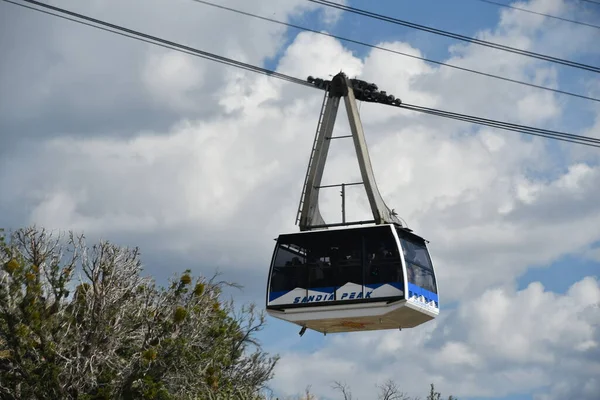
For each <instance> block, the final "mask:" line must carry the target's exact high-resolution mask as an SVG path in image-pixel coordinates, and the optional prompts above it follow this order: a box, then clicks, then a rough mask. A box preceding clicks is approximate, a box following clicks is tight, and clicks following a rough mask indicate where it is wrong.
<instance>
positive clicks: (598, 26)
mask: <svg viewBox="0 0 600 400" xmlns="http://www.w3.org/2000/svg"><path fill="white" fill-rule="evenodd" d="M477 1H480V2H482V3H488V4H493V5H496V6H499V7H506V8H512V9H513V10H518V11H523V12H526V13H530V14H535V15H540V16H542V17H547V18H552V19H558V20H561V21H564V22H570V23H572V24H577V25H584V26H589V27H590V28H596V29H600V25H594V24H588V23H587V22H581V21H575V20H573V19H568V18H563V17H557V16H556V15H550V14H544V13H541V12H537V11H532V10H527V9H525V8H521V7H515V6H512V5H510V4H504V3H499V2H497V1H492V0H477Z"/></svg>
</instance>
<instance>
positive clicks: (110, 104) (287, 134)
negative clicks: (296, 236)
mask: <svg viewBox="0 0 600 400" xmlns="http://www.w3.org/2000/svg"><path fill="white" fill-rule="evenodd" d="M305 3H306V4H305ZM139 4H140V3H139V1H137V2H136V1H134V0H130V1H127V2H118V4H111V6H110V7H108V6H107V5H106V4H105V3H104V2H87V3H81V2H73V1H64V2H60V5H61V6H64V7H68V8H71V7H72V8H74V9H76V10H78V11H82V12H83V11H85V12H86V13H88V14H91V15H94V16H96V17H98V18H106V19H109V20H111V21H113V22H116V23H122V24H124V25H127V26H131V27H133V28H135V29H140V30H146V31H148V32H150V33H153V34H157V35H161V36H166V37H168V38H169V39H172V40H178V41H181V42H182V43H185V44H188V45H191V46H196V47H199V48H202V49H203V50H207V51H214V52H215V53H217V54H222V55H225V56H229V57H232V58H235V59H238V60H243V61H246V62H250V63H254V64H261V63H264V62H265V61H266V60H269V59H270V58H271V57H274V56H275V55H277V54H280V53H281V57H280V58H279V59H278V63H277V69H278V71H280V72H283V73H286V74H290V75H293V76H296V77H299V78H306V77H307V76H308V75H313V76H320V77H323V78H330V76H331V75H332V74H335V73H337V72H339V71H340V70H343V71H344V72H346V73H347V74H348V75H350V76H358V77H360V78H362V79H366V80H369V81H373V82H376V83H378V84H379V86H380V87H381V89H383V90H387V91H388V92H389V93H392V94H394V95H396V96H397V97H400V98H401V99H402V100H403V101H405V102H408V103H412V104H418V105H424V106H430V107H439V108H442V109H448V110H452V111H457V112H464V113H467V114H472V115H478V116H483V117H490V118H495V119H503V120H509V121H511V122H516V123H523V124H532V125H536V126H544V125H549V126H554V125H564V123H563V122H562V121H563V117H564V116H565V115H576V116H580V114H579V112H581V110H580V109H579V108H578V106H577V104H578V103H572V102H571V101H565V100H564V98H563V97H558V96H556V95H550V94H547V93H544V92H540V91H536V90H534V89H531V88H525V87H522V86H517V85H512V84H507V83H502V82H497V81H494V80H490V79H487V78H483V77H479V76H473V75H468V74H465V73H464V72H460V71H455V70H450V69H445V68H443V67H439V66H431V65H428V64H426V63H424V62H421V61H418V60H414V59H407V58H405V59H403V58H401V57H400V56H397V55H391V54H389V53H384V52H378V51H373V52H370V53H368V54H367V55H366V56H365V57H363V58H359V57H357V56H356V55H355V54H354V53H353V52H352V51H350V50H349V49H347V48H345V47H344V46H343V45H342V44H341V43H340V42H338V41H336V40H334V39H332V38H328V37H323V36H321V35H316V34H313V33H306V32H304V33H300V34H298V35H297V36H295V37H294V38H293V41H292V43H291V44H289V46H287V47H285V48H284V47H282V46H283V44H284V43H285V39H286V38H285V32H284V31H283V30H282V29H281V28H278V27H277V26H273V25H268V24H264V23H262V22H261V23H257V22H256V21H253V20H251V19H247V18H238V19H234V17H233V16H231V15H229V14H223V12H222V11H218V10H215V9H213V8H210V7H209V8H202V7H200V5H198V4H194V3H193V2H192V1H189V2H181V4H179V2H178V3H177V5H171V4H170V3H169V5H167V4H166V3H164V2H161V1H159V0H153V1H152V2H151V3H150V5H148V6H147V7H144V8H143V9H142V10H141V12H139V11H140V7H139ZM528 4H530V5H531V7H534V6H535V9H536V10H539V9H541V8H543V9H545V10H547V12H549V13H550V12H552V13H561V12H565V13H566V12H575V11H573V9H572V7H570V6H567V5H566V3H564V2H561V1H558V0H544V1H542V0H537V1H535V2H532V3H528ZM226 5H229V6H232V7H236V8H241V9H244V7H247V2H241V1H233V0H231V1H228V2H226ZM115 7H116V8H115ZM252 7H253V9H252V10H251V11H253V12H258V13H263V14H264V13H265V12H266V11H267V10H269V11H271V12H274V13H275V14H279V15H278V16H277V17H278V18H280V19H281V18H282V15H283V18H293V17H295V16H302V15H304V14H303V13H305V12H313V11H315V10H316V9H317V8H315V7H314V6H311V5H310V4H309V2H301V1H299V0H294V1H286V2H270V1H266V0H265V1H260V2H253V6H252ZM273 7H275V8H273ZM540 7H541V8H540ZM544 7H545V8H544ZM167 9H168V10H169V12H168V13H167V12H166V11H165V10H167ZM200 10H202V11H200ZM117 11H118V12H117ZM321 12H322V10H321ZM10 13H11V14H10V15H12V16H13V17H14V16H16V15H18V17H14V18H13V17H9V16H8V15H9V14H8V13H2V14H0V19H1V22H6V23H5V24H2V23H0V29H2V30H3V31H10V32H22V31H23V30H24V27H25V26H27V24H30V25H31V24H33V25H34V29H33V32H31V33H32V34H31V35H29V34H23V35H21V36H19V38H18V40H19V43H21V45H20V46H9V44H8V43H7V42H6V36H5V35H0V44H1V45H2V49H6V50H7V51H8V52H10V56H9V57H8V58H6V60H8V61H7V62H6V63H5V62H3V63H2V64H0V84H1V85H2V87H3V88H7V89H6V90H3V91H1V92H0V101H1V102H2V104H3V107H0V135H1V139H2V144H3V146H2V147H1V148H0V157H1V158H0V188H2V192H1V194H0V225H4V226H7V225H8V226H13V227H14V226H19V225H23V224H27V223H37V224H38V225H44V226H47V227H48V228H61V229H75V230H78V231H84V232H86V233H87V234H88V236H89V237H99V236H102V237H105V238H111V240H114V241H117V242H119V241H120V242H126V243H132V244H136V245H140V246H141V247H142V250H144V249H147V250H145V253H146V254H147V258H148V259H149V260H167V261H166V266H163V267H161V269H160V270H159V269H158V268H157V269H156V270H155V272H156V271H158V272H157V273H158V274H163V275H164V274H165V273H169V274H170V273H171V272H173V270H174V269H175V268H177V269H178V270H180V269H181V268H180V267H181V266H182V263H186V265H185V266H186V267H188V266H190V267H192V268H193V269H194V270H196V271H198V272H203V273H211V272H212V271H213V269H214V267H215V266H218V267H220V268H221V269H222V270H223V271H225V272H227V273H228V274H229V276H228V278H233V280H240V279H241V280H242V281H243V282H244V283H245V284H246V285H248V286H250V287H251V288H252V289H251V290H253V291H252V294H251V295H248V294H247V293H246V294H245V295H244V296H249V297H252V298H253V299H257V298H259V299H261V301H262V296H263V294H264V293H263V292H262V291H263V290H264V282H265V279H266V278H265V276H266V268H267V266H268V263H269V260H270V256H271V252H272V246H273V240H272V239H273V238H274V237H275V236H276V235H277V234H278V233H280V232H286V231H295V230H296V229H297V228H296V227H295V226H294V224H293V223H294V217H295V212H296V207H297V204H298V197H299V195H300V191H301V184H302V182H303V178H304V173H305V171H306V162H307V161H308V156H309V154H308V152H309V150H310V148H311V144H312V140H313V136H314V130H315V128H316V124H317V118H318V115H319V110H320V106H321V102H322V96H323V93H322V92H319V91H316V90H313V89H308V88H304V87H299V86H296V85H292V84H290V83H285V82H282V81H278V80H275V79H273V78H267V77H264V76H257V75H253V74H251V73H249V72H243V71H239V70H235V69H232V68H230V67H223V66H222V65H220V64H215V63H211V62H208V61H204V60H199V59H197V58H193V57H189V56H187V55H183V54H180V53H174V52H170V51H166V50H164V49H154V48H150V47H147V46H145V45H143V46H140V45H139V44H136V43H135V42H127V41H125V40H123V39H121V38H113V37H111V36H106V35H107V34H104V33H102V34H100V33H94V32H95V31H92V30H90V29H89V28H85V29H84V28H73V27H72V26H71V25H64V24H62V23H60V24H59V23H57V22H50V20H49V19H48V18H46V17H36V16H32V15H30V14H33V13H28V14H25V12H22V11H20V10H16V11H15V10H12V11H10ZM321 16H322V17H323V15H321ZM336 17H339V15H337V16H336ZM32 21H35V24H34V23H33V22H32ZM159 21H160V22H161V24H163V25H160V24H158V22H159ZM232 21H236V22H235V23H233V22H232ZM328 22H330V23H332V24H333V23H334V22H335V19H332V20H328ZM226 23H230V24H232V25H230V26H231V27H232V28H231V29H225V30H224V29H221V28H222V27H223V26H224V25H225V24H226ZM159 25H160V26H161V27H160V29H159V28H158V26H159ZM549 27H551V28H552V29H554V30H552V31H551V33H548V32H549V31H548V29H549ZM329 28H331V25H329ZM215 32H218V34H215ZM583 32H584V31H582V30H580V29H578V28H577V29H576V28H570V27H564V26H563V25H556V24H554V22H551V21H545V20H543V19H536V20H535V21H534V20H530V19H529V17H525V16H523V15H519V14H518V13H516V12H514V11H503V12H502V14H501V19H500V22H499V25H498V27H496V28H495V29H493V30H489V31H485V32H482V33H481V34H480V36H481V37H483V38H485V39H487V40H492V41H497V42H501V43H505V44H509V45H513V46H522V47H526V48H530V49H535V50H537V49H539V48H542V49H543V48H546V47H547V46H550V47H552V46H554V43H555V42H556V43H557V44H556V46H554V47H552V49H553V54H556V55H560V56H564V57H567V56H572V55H573V54H576V52H583V51H588V55H592V56H593V55H594V54H595V52H596V51H597V50H594V48H593V46H591V47H590V43H591V40H592V39H591V38H590V37H589V35H586V34H584V33H583ZM13 35H15V33H13ZM548 35H550V36H551V37H552V38H554V39H553V44H552V46H551V44H550V43H549V41H548ZM571 42H576V43H577V46H575V47H573V46H567V45H566V43H571ZM561 43H562V44H563V46H559V45H558V44H561ZM586 43H587V45H586ZM381 45H382V46H386V47H390V48H393V49H395V50H399V51H403V52H407V53H411V54H415V55H421V51H420V50H419V49H418V48H415V47H414V46H412V45H411V44H410V43H406V42H402V41H394V40H392V39H388V40H387V41H386V42H385V43H382V44H381ZM586 46H587V47H586ZM550 47H547V48H548V49H550ZM24 48H26V49H27V51H25V50H23V49H24ZM42 49H43V51H42ZM34 50H38V51H34ZM100 50H102V51H100ZM554 50H556V51H554ZM540 51H541V50H540ZM107 54H110V57H109V56H107ZM447 61H448V62H451V63H456V64H460V65H462V66H466V67H471V68H474V69H479V70H485V71H486V72H490V73H498V74H501V75H505V76H510V77H513V78H516V79H525V80H530V81H532V82H535V83H537V84H544V85H548V86H553V87H558V86H560V85H561V84H562V81H561V74H560V73H559V72H558V69H557V68H556V67H548V66H547V65H543V66H542V65H541V64H540V63H539V62H536V61H533V60H531V59H526V58H524V57H516V56H511V55H500V54H499V53H498V52H495V51H492V50H489V49H482V48H480V47H476V46H465V45H459V46H455V47H453V48H452V49H451V56H450V58H449V60H447ZM41 65H47V66H48V67H47V68H45V69H44V68H41V67H40V66H41ZM9 71H11V72H10V73H9ZM594 82H595V83H594ZM585 85H587V86H589V87H594V86H595V85H596V86H597V85H598V81H597V79H596V80H595V81H594V80H589V79H586V80H585ZM11 96H12V97H11ZM9 98H10V99H12V101H10V102H7V99H9ZM4 104H9V105H8V106H7V107H4ZM587 111H589V112H590V114H587V115H584V114H581V115H582V116H586V117H587V118H583V117H582V118H581V121H579V125H578V126H577V127H576V128H577V129H578V131H577V133H582V134H589V135H595V134H597V131H598V127H599V126H600V125H598V121H600V110H599V109H594V108H591V109H590V110H587ZM360 112H361V116H362V119H363V124H364V127H365V132H366V136H367V141H368V143H369V146H370V154H371V159H372V162H373V166H374V169H375V175H376V177H377V182H378V185H379V187H380V190H381V193H382V195H383V196H384V198H385V200H386V203H387V204H388V205H389V206H390V207H391V208H395V209H396V211H398V213H399V215H400V216H401V217H403V218H404V219H405V220H406V221H407V222H408V224H409V226H410V227H411V228H413V229H415V231H416V232H417V233H419V234H422V235H424V236H425V237H426V238H427V239H429V240H431V245H430V246H431V249H432V254H433V258H434V263H435V265H436V266H437V272H438V281H439V282H440V294H441V299H442V304H443V306H442V307H443V313H442V316H441V317H440V318H439V319H438V320H436V321H435V322H431V323H428V324H426V325H424V326H422V327H420V328H418V329H415V330H411V331H406V332H404V331H403V332H401V333H398V332H384V333H366V334H359V335H336V336H328V337H327V339H326V340H324V341H323V342H321V346H320V347H319V348H318V349H317V350H316V351H315V352H314V353H310V354H308V353H303V352H301V351H294V352H289V351H288V352H285V353H284V357H283V359H282V362H281V364H280V365H279V367H278V370H277V375H276V380H275V381H274V385H275V386H276V387H278V388H279V389H281V390H282V391H284V392H288V393H295V392H300V391H302V390H303V389H304V387H305V386H306V384H312V385H313V389H319V390H321V389H322V390H323V393H324V395H327V393H329V394H331V392H328V390H329V387H330V386H329V381H330V380H333V379H340V380H346V381H347V382H348V383H353V385H352V386H353V388H354V390H355V391H356V393H357V394H358V395H359V397H361V398H364V397H366V393H367V391H368V393H371V392H372V390H373V389H374V384H375V383H377V382H379V383H382V381H383V380H384V379H385V378H386V377H389V378H395V379H396V380H398V382H399V383H400V381H401V382H402V383H403V384H404V383H406V390H409V391H412V392H414V393H416V392H417V391H418V392H420V394H422V393H421V392H422V391H423V390H424V388H426V385H427V384H428V383H429V382H428V380H433V381H435V382H436V383H438V384H439V388H440V389H441V390H443V392H445V393H453V394H455V395H459V396H497V395H504V394H508V393H518V392H521V391H534V392H536V393H537V395H538V396H539V400H550V399H554V398H558V397H559V396H563V395H564V394H565V393H570V392H569V391H574V390H578V391H580V392H581V393H580V394H581V398H582V399H586V397H585V396H586V393H587V395H588V398H591V397H589V393H594V392H593V391H594V390H595V389H596V388H597V385H598V381H597V379H596V378H594V375H593V374H591V372H593V371H597V370H598V364H597V360H598V358H594V357H592V356H591V355H597V354H598V353H597V352H598V343H599V337H598V320H597V316H596V315H597V307H596V308H594V307H595V306H594V304H597V303H598V302H599V301H600V300H599V299H598V282H597V280H595V279H592V278H587V279H583V280H581V281H580V282H578V283H577V284H575V285H573V286H572V287H571V289H570V290H569V291H568V292H567V293H565V294H559V293H552V292H548V291H546V290H545V289H544V288H543V287H542V286H541V285H540V284H539V283H533V284H531V285H530V286H529V287H527V288H526V289H524V290H521V291H516V290H515V289H514V280H515V279H516V278H517V277H519V276H520V275H521V274H523V273H524V272H525V271H526V270H527V269H528V268H530V267H532V266H538V267H543V266H546V265H548V264H549V263H551V262H553V261H554V260H556V259H557V258H559V257H561V256H563V255H565V254H569V253H579V252H582V251H585V252H586V253H585V254H586V257H587V258H588V259H590V260H598V254H597V253H598V251H597V249H598V247H597V242H598V241H599V240H600V203H598V201H597V200H596V199H597V198H598V197H599V196H600V167H599V166H598V161H600V158H599V157H598V154H597V152H596V153H593V152H588V151H585V152H580V153H576V152H574V151H573V150H571V148H566V149H567V150H565V148H564V147H552V146H549V142H548V141H544V140H542V139H537V138H534V139H532V138H524V137H521V136H520V135H518V134H514V133H510V132H501V131H496V130H491V129H487V128H476V127H472V126H468V125H465V124H464V123H462V122H454V121H447V120H443V119H440V118H436V117H429V116H424V115H420V114H417V113H413V112H408V111H403V110H398V109H394V108H391V107H384V106H381V105H376V104H375V105H374V104H367V103H365V104H361V105H360ZM590 115H591V117H589V116H590ZM345 118H346V117H345V110H344V109H343V107H340V114H339V115H338V125H336V132H335V134H340V135H343V134H348V129H349V128H348V124H347V122H345V121H344V119H345ZM564 128H565V130H573V131H574V129H575V128H573V127H571V126H564ZM571 128H573V129H571ZM11 143H12V144H11ZM17 144H18V145H17ZM9 148H10V149H11V150H10V151H9V150H7V149H9ZM565 160H566V161H565ZM359 179H360V175H359V172H358V167H357V165H356V161H355V160H354V158H353V149H352V145H351V143H350V142H344V141H342V140H339V141H336V142H335V143H334V144H333V145H332V148H331V157H330V159H328V163H327V166H326V170H325V177H324V183H325V182H327V183H330V182H331V183H337V182H340V181H342V182H354V181H357V180H359ZM347 207H348V216H349V218H352V219H362V218H364V217H368V212H369V211H368V206H367V199H366V196H364V194H363V193H362V192H361V189H360V188H353V189H352V190H350V189H349V190H348V202H347ZM322 208H323V211H324V216H325V218H326V219H327V220H334V219H337V220H339V219H340V212H339V208H340V199H339V193H338V192H337V191H336V189H333V190H331V191H327V192H324V193H323V196H322ZM174 260H177V262H174ZM244 298H246V297H244ZM448 302H458V306H457V309H455V310H450V309H447V308H444V307H445V306H444V304H448ZM595 313H596V314H595ZM594 318H596V319H594ZM283 340H284V339H282V342H283ZM274 347H276V344H275V345H274ZM423 377H425V378H423ZM400 378H401V379H400ZM594 379H596V380H594ZM354 382H356V384H354ZM360 384H362V385H360ZM361 386H362V387H364V389H361V388H360V387H361ZM509 388H511V389H510V390H509ZM360 390H364V391H361V392H359V391H360ZM361 393H362V395H361ZM572 393H575V392H572Z"/></svg>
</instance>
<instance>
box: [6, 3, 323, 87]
mask: <svg viewBox="0 0 600 400" xmlns="http://www.w3.org/2000/svg"><path fill="white" fill-rule="evenodd" d="M3 1H5V2H7V3H11V4H14V5H17V6H21V7H25V8H29V9H31V10H35V11H39V12H42V13H44V14H49V15H53V16H55V17H59V18H62V19H67V20H69V21H72V22H77V23H80V24H83V25H87V26H91V27H93V28H98V29H101V30H104V31H107V32H112V33H116V34H118V35H121V36H125V37H129V38H131V39H136V40H140V41H142V42H146V43H150V44H156V45H158V46H161V47H166V48H169V49H171V50H178V51H182V52H184V53H187V54H193V55H196V56H198V57H201V58H205V59H208V60H213V61H217V62H221V63H223V64H228V65H232V66H235V67H239V68H242V69H245V70H248V71H252V72H258V73H261V74H264V75H268V76H274V77H276V78H280V79H283V80H287V81H290V82H292V83H297V84H300V85H304V86H311V85H310V84H308V83H307V82H306V81H304V80H302V79H298V78H294V77H291V76H289V75H285V74H280V73H279V72H276V71H273V70H269V69H266V68H262V67H258V66H255V65H252V64H248V63H244V62H241V61H236V60H233V59H231V58H227V57H223V56H219V55H216V54H214V53H209V52H206V51H202V50H198V49H195V48H193V47H189V46H185V45H182V44H179V43H175V42H171V41H169V40H165V39H162V38H158V37H156V36H152V35H148V34H146V33H142V32H138V31H135V30H133V29H129V28H125V27H122V26H120V25H115V24H111V23H109V22H105V21H101V20H98V19H95V18H92V17H88V16H86V15H83V14H79V13H76V12H73V11H69V10H65V9H63V8H59V7H54V6H51V5H49V4H45V3H40V2H38V1H35V0H21V1H24V2H27V3H31V4H35V5H36V6H40V7H44V8H48V9H51V10H54V11H56V12H59V13H63V14H67V15H70V16H73V17H76V18H80V19H83V20H87V21H90V22H92V23H86V22H83V21H79V20H76V19H73V18H68V17H65V16H63V15H60V14H56V13H52V12H48V11H44V10H40V9H38V8H35V7H29V6H26V5H24V4H20V3H18V2H16V1H12V0H3ZM94 24H97V25H94ZM98 25H104V26H107V27H109V28H111V29H106V28H102V27H100V26H98ZM118 31H122V32H126V33H127V34H125V33H122V32H118ZM133 35H137V36H140V37H136V36H133Z"/></svg>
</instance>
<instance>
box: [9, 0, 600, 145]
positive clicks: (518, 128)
mask: <svg viewBox="0 0 600 400" xmlns="http://www.w3.org/2000/svg"><path fill="white" fill-rule="evenodd" d="M2 1H4V2H6V3H10V4H13V5H17V6H20V7H24V8H27V9H30V10H34V11H38V12H41V13H44V14H47V15H52V16H55V17H59V18H62V19H66V20H69V21H72V22H76V23H80V24H83V25H86V26H90V27H93V28H98V29H101V30H104V31H106V32H111V33H116V34H118V35H121V36H124V37H129V38H132V39H136V40H140V41H143V42H146V43H149V44H154V45H157V46H161V47H166V48H169V49H171V50H175V51H180V52H183V53H186V54H189V55H194V56H198V57H201V58H205V59H208V60H212V61H216V62H219V63H222V64H226V65H230V66H234V67H238V68H242V69H245V70H248V71H252V72H256V73H260V74H265V75H267V76H271V77H274V78H278V79H282V80H285V81H287V82H290V83H296V84H299V85H302V86H308V87H312V88H316V86H314V85H313V84H311V83H309V82H308V81H305V80H302V79H299V78H295V77H292V76H289V75H286V74H282V73H278V72H275V71H272V70H269V69H266V68H261V67H257V66H254V65H252V64H247V63H242V62H240V61H236V60H233V59H230V58H227V57H223V56H218V55H216V54H213V53H209V52H205V51H202V50H198V49H194V48H192V47H188V46H184V45H180V44H178V43H174V42H170V41H168V40H165V39H161V38H158V37H154V36H151V35H148V34H144V33H141V32H137V31H134V30H132V29H128V28H125V27H121V26H119V25H115V24H111V23H109V22H105V21H101V20H97V19H94V18H91V17H88V16H85V15H82V14H78V13H75V12H73V11H68V10H63V9H61V8H59V7H54V6H51V5H48V4H44V3H39V2H37V1H35V0H21V1H25V2H28V3H34V4H36V5H39V6H40V7H45V8H49V9H52V10H53V11H56V12H59V13H64V14H67V15H70V16H72V17H76V18H80V19H84V20H87V21H92V22H93V23H88V22H83V21H79V20H77V19H75V18H70V17H65V16H63V15H60V14H57V13H53V12H50V11H45V10H41V9H39V8H35V7H30V6H27V5H25V4H21V3H18V2H15V1H12V0H2ZM98 25H104V26H108V27H110V28H111V29H106V28H103V27H101V26H98ZM118 31H125V32H127V33H122V32H118ZM134 35H139V36H142V37H143V38H138V37H135V36H134ZM397 107H400V108H404V109H407V110H410V111H416V112H421V113H425V114H430V115H435V116H439V117H445V118H450V119H454V120H458V121H464V122H470V123H474V124H479V125H485V126H490V127H494V128H499V129H504V130H508V131H513V132H520V133H523V134H527V135H533V136H541V137H545V138H549V139H554V140H561V141H565V142H571V143H576V144H581V145H584V146H590V147H598V148H600V139H597V138H591V137H586V136H580V135H574V134H569V133H564V132H558V131H552V130H548V129H541V128H534V127H530V126H525V125H517V124H512V123H508V122H503V121H497V120H491V119H486V118H481V117H475V116H471V115H466V114H459V113H454V112H450V111H444V110H439V109H433V108H427V107H422V106H417V105H412V104H400V105H397Z"/></svg>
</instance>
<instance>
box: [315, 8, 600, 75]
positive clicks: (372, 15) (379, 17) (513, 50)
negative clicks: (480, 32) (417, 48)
mask: <svg viewBox="0 0 600 400" xmlns="http://www.w3.org/2000/svg"><path fill="white" fill-rule="evenodd" d="M308 1H310V2H312V3H316V4H320V5H323V6H327V7H332V8H337V9H339V10H343V11H347V12H351V13H354V14H358V15H363V16H365V17H370V18H374V19H377V20H381V21H386V22H391V23H393V24H397V25H402V26H406V27H409V28H413V29H418V30H421V31H425V32H429V33H433V34H436V35H441V36H446V37H449V38H453V39H457V40H462V41H465V42H469V43H474V44H479V45H481V46H486V47H490V48H494V49H498V50H504V51H507V52H510V53H515V54H520V55H523V56H528V57H532V58H537V59H540V60H544V61H549V62H554V63H557V64H562V65H566V66H569V67H573V68H579V69H583V70H586V71H591V72H600V67H594V66H592V65H587V64H582V63H578V62H575V61H570V60H565V59H563V58H558V57H553V56H548V55H545V54H540V53H534V52H532V51H527V50H523V49H518V48H515V47H510V46H506V45H503V44H499V43H494V42H488V41H486V40H481V39H476V38H472V37H469V36H465V35H460V34H458V33H452V32H448V31H444V30H441V29H436V28H431V27H429V26H425V25H419V24H415V23H413V22H409V21H403V20H400V19H398V18H393V17H388V16H385V15H382V14H376V13H374V12H371V11H367V10H362V9H359V8H354V7H350V6H346V5H343V4H338V3H334V2H332V1H328V0H308Z"/></svg>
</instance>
